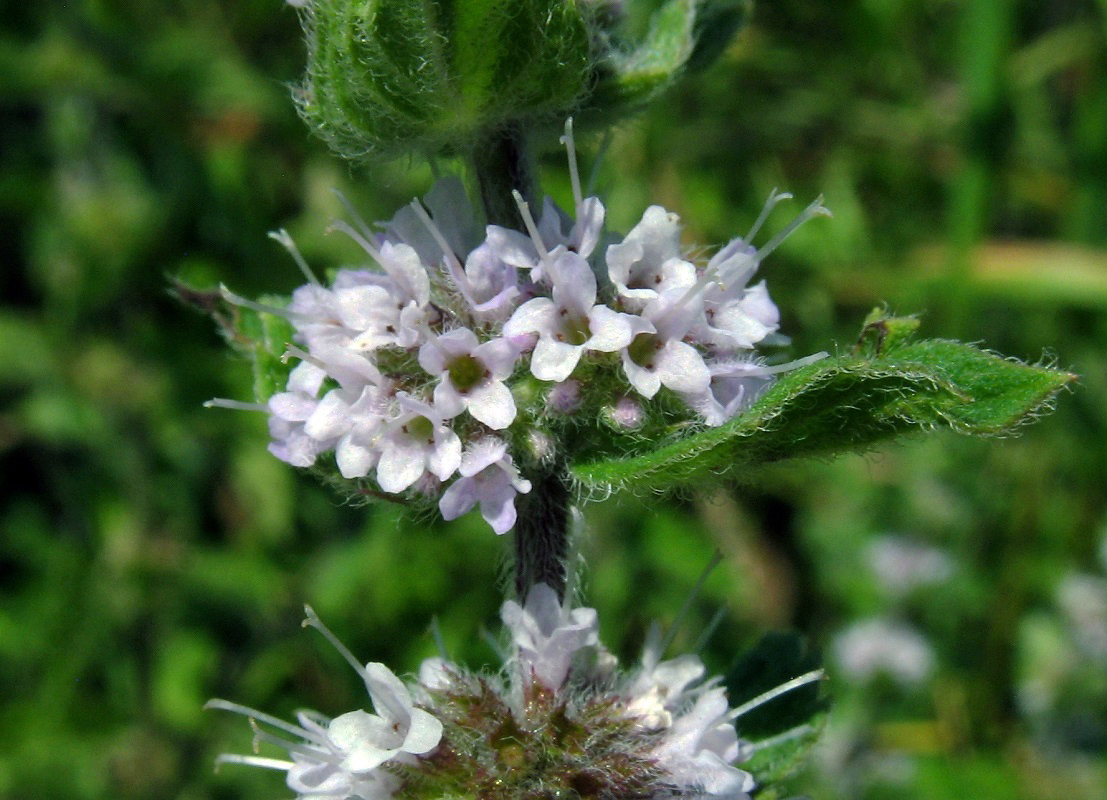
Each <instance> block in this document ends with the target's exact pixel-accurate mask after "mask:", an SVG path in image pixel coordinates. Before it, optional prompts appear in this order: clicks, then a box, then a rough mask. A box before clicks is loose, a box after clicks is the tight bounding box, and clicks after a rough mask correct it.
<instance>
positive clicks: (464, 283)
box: [410, 200, 476, 306]
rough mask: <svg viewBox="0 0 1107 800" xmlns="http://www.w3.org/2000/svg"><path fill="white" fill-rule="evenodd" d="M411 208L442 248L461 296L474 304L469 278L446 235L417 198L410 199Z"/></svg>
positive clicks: (471, 304)
mask: <svg viewBox="0 0 1107 800" xmlns="http://www.w3.org/2000/svg"><path fill="white" fill-rule="evenodd" d="M410 205H411V210H412V211H414V212H415V216H417V217H419V221H420V222H422V223H423V226H424V227H425V228H426V229H427V231H428V232H429V233H430V235H431V238H433V239H434V241H435V243H436V244H437V245H438V246H439V247H440V248H442V254H443V257H444V258H445V260H446V269H447V270H448V271H449V273H450V279H451V280H452V281H453V282H454V286H456V287H457V289H458V291H459V292H461V296H462V297H464V298H465V302H467V303H468V304H469V305H470V306H475V305H476V301H474V300H473V293H472V290H471V287H470V286H469V278H468V276H466V274H465V269H464V268H463V267H462V265H461V261H460V260H458V257H457V254H456V253H454V249H453V248H452V247H450V243H449V242H447V241H446V237H445V236H444V235H443V234H442V231H441V229H440V228H439V227H438V226H437V225H435V224H434V220H433V219H431V217H430V214H428V213H427V210H426V209H425V208H423V204H422V203H420V202H419V201H418V200H412V201H411V203H410Z"/></svg>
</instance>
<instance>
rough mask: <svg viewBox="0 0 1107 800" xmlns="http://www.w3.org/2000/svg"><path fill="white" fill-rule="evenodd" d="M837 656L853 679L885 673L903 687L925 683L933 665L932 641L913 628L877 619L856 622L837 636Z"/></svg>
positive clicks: (835, 645) (845, 671)
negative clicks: (928, 640)
mask: <svg viewBox="0 0 1107 800" xmlns="http://www.w3.org/2000/svg"><path fill="white" fill-rule="evenodd" d="M834 656H835V659H836V660H837V662H838V665H839V666H840V667H841V669H842V672H843V673H845V675H846V676H847V677H848V678H849V679H850V680H853V681H856V682H858V683H867V682H869V681H871V680H872V679H873V678H875V677H876V676H877V675H886V676H888V677H890V678H891V679H892V680H894V681H895V682H896V683H898V684H900V685H901V686H904V687H911V686H915V685H918V684H920V683H922V682H923V681H924V680H926V678H927V676H928V675H930V672H931V670H932V669H933V668H934V651H933V650H932V649H931V647H930V643H929V642H927V641H926V639H925V638H923V636H922V634H920V633H919V632H918V631H916V630H915V629H914V628H909V627H907V626H906V625H903V624H901V623H898V622H893V621H890V620H887V619H881V618H874V619H868V620H864V621H862V622H858V623H855V624H854V625H851V626H850V627H849V628H847V629H846V630H845V631H843V632H842V633H840V634H838V636H836V637H835V638H834Z"/></svg>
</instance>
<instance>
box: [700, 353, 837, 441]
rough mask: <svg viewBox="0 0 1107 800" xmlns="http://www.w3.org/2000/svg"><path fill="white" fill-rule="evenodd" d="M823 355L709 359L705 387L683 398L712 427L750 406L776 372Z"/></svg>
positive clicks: (812, 362) (816, 359) (808, 362)
mask: <svg viewBox="0 0 1107 800" xmlns="http://www.w3.org/2000/svg"><path fill="white" fill-rule="evenodd" d="M827 355H828V354H827V353H825V352H822V353H814V354H812V355H809V356H804V357H803V358H797V359H796V360H795V361H789V362H788V363H787V364H776V365H773V366H769V365H767V364H762V363H761V362H760V361H751V360H749V359H743V358H734V359H726V360H722V361H713V362H711V363H710V364H708V370H709V372H710V373H711V383H710V385H709V386H708V388H707V390H706V391H704V392H702V393H699V394H695V393H692V394H686V395H684V402H686V403H687V404H688V405H689V407H691V408H692V409H694V410H695V411H696V413H698V414H699V415H700V416H701V417H703V420H704V422H706V423H707V424H708V425H711V426H712V427H716V426H719V425H722V424H723V423H724V422H726V421H727V420H729V419H732V418H733V417H735V416H736V415H738V414H740V413H741V412H743V411H745V410H746V409H747V408H749V407H750V406H752V405H753V404H754V403H755V402H756V401H757V399H758V398H760V397H761V395H762V394H764V392H765V390H766V389H768V388H769V387H770V386H771V385H772V382H773V380H774V379H775V377H776V375H778V374H780V373H781V372H789V371H791V370H793V369H798V368H800V367H805V366H807V365H808V364H814V363H815V362H816V361H821V360H822V359H824V358H826V357H827Z"/></svg>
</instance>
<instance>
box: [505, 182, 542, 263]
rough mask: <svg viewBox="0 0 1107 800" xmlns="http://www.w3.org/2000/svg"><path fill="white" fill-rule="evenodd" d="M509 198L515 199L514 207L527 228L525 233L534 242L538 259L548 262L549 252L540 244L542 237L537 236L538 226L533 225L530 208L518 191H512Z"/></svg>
mask: <svg viewBox="0 0 1107 800" xmlns="http://www.w3.org/2000/svg"><path fill="white" fill-rule="evenodd" d="M511 196H512V197H514V198H515V205H517V206H518V207H519V215H520V216H521V217H522V218H523V224H524V225H526V226H527V233H528V234H530V238H531V241H532V242H534V249H535V250H537V251H538V257H539V258H541V259H542V260H543V261H549V258H550V252H549V251H548V250H547V249H546V245H545V244H544V243H543V242H542V237H541V236H539V235H538V226H537V225H535V224H534V217H532V216H531V214H530V206H529V205H528V204H527V201H526V200H524V199H523V196H522V195H521V194H519V190H518V189H512V190H511Z"/></svg>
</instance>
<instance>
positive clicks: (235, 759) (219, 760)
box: [215, 753, 296, 772]
mask: <svg viewBox="0 0 1107 800" xmlns="http://www.w3.org/2000/svg"><path fill="white" fill-rule="evenodd" d="M223 764H242V765H244V766H247V767H261V768H262V769H279V770H282V771H284V772H288V770H290V769H292V768H293V767H294V766H296V765H295V764H294V763H293V762H291V761H282V760H281V759H279V758H262V757H261V756H243V755H239V754H237V753H223V754H221V755H218V756H216V757H215V767H216V769H218V768H219V767H220V766H222V765H223Z"/></svg>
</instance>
